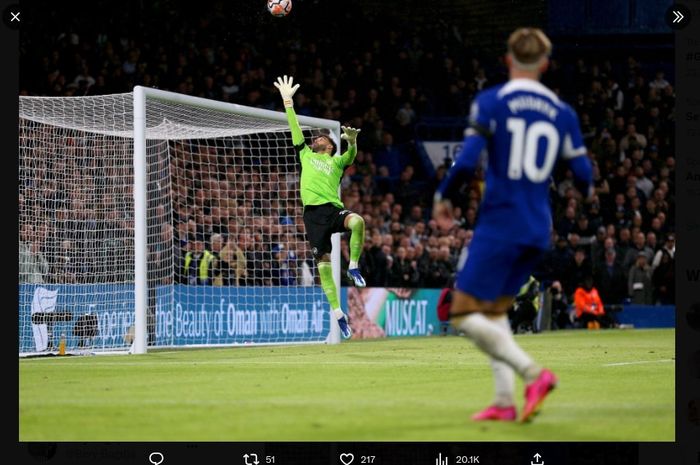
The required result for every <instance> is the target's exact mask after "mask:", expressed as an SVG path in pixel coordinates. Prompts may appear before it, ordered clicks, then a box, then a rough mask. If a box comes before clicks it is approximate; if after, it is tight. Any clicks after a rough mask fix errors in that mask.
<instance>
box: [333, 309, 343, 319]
mask: <svg viewBox="0 0 700 465" xmlns="http://www.w3.org/2000/svg"><path fill="white" fill-rule="evenodd" d="M331 312H332V313H333V316H334V317H335V319H336V320H340V319H341V318H343V317H344V316H345V313H343V311H342V310H341V309H339V308H334V309H333V310H331Z"/></svg>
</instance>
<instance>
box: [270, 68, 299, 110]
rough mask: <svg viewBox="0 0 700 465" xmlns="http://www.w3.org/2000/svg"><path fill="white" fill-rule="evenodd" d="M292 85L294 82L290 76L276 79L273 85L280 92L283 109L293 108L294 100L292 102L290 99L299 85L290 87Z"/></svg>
mask: <svg viewBox="0 0 700 465" xmlns="http://www.w3.org/2000/svg"><path fill="white" fill-rule="evenodd" d="M293 83H294V82H293V79H292V77H291V76H289V77H287V76H284V78H281V77H278V78H277V82H274V83H273V85H274V86H275V87H277V89H278V90H279V91H280V95H281V96H282V102H283V103H284V108H291V107H293V106H294V100H292V97H293V96H294V92H296V91H297V89H298V88H299V84H297V85H295V86H294V87H292V84H293Z"/></svg>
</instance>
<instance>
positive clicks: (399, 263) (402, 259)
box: [389, 247, 420, 287]
mask: <svg viewBox="0 0 700 465" xmlns="http://www.w3.org/2000/svg"><path fill="white" fill-rule="evenodd" d="M419 279H420V275H419V273H418V264H417V263H416V261H415V260H411V259H408V258H407V257H406V248H405V247H399V248H398V249H397V250H396V259H395V260H394V264H393V265H392V268H391V275H390V278H389V285H390V286H395V287H417V284H418V281H419Z"/></svg>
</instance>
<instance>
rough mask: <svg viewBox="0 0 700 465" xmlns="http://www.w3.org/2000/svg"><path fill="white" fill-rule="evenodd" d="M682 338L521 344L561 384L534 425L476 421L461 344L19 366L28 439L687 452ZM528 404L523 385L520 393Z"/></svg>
mask: <svg viewBox="0 0 700 465" xmlns="http://www.w3.org/2000/svg"><path fill="white" fill-rule="evenodd" d="M674 334H675V333H674V331H673V330H603V331H585V330H581V331H559V332H551V333H545V334H538V335H524V336H518V337H517V340H518V342H519V343H520V344H521V345H522V347H523V348H524V349H525V350H527V351H528V352H529V353H530V354H531V355H532V356H533V357H534V358H535V359H536V360H538V361H539V362H540V363H542V364H543V365H544V366H547V367H549V368H551V369H552V370H554V372H555V373H556V374H557V375H558V376H559V378H560V382H559V386H558V387H557V389H555V390H554V391H553V392H552V393H551V395H550V396H549V397H548V398H547V400H546V401H545V403H544V405H543V408H542V411H541V413H540V414H539V415H538V416H537V417H536V418H535V420H534V421H533V422H532V423H529V424H519V423H488V424H485V423H475V422H472V421H471V420H470V419H469V417H470V415H471V414H472V413H474V412H475V411H477V410H479V409H481V408H482V407H484V406H486V405H487V404H488V403H489V402H490V400H491V398H492V379H491V372H490V368H489V365H488V363H487V360H486V358H485V356H484V355H483V354H482V353H481V352H479V351H477V350H476V349H475V348H474V347H473V346H472V344H471V343H470V342H469V341H467V340H466V339H464V338H461V337H456V336H448V337H439V336H433V337H426V338H400V339H398V338H397V339H393V338H392V339H382V340H371V341H367V340H365V341H349V342H344V343H342V344H339V345H335V346H327V345H303V346H286V347H282V346H267V347H240V348H222V349H200V350H176V351H172V350H171V351H153V352H151V353H149V354H148V355H144V356H93V357H60V358H59V357H52V358H43V359H21V360H20V361H19V374H20V386H19V387H20V389H19V414H20V415H19V434H20V440H21V441H188V440H191V441H283V440H284V441H297V440H299V441H532V440H539V441H541V440H546V441H587V440H589V441H673V440H674V438H675V426H674V410H675V405H674V404H675V397H674V396H675V394H674V386H675V342H674ZM516 393H517V405H518V408H520V407H522V383H521V382H520V381H518V384H517V391H516Z"/></svg>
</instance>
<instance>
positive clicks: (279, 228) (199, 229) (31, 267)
mask: <svg viewBox="0 0 700 465" xmlns="http://www.w3.org/2000/svg"><path fill="white" fill-rule="evenodd" d="M19 108H20V111H19V129H20V131H19V132H20V137H19V149H20V162H19V165H20V166H19V181H20V192H19V196H20V213H19V224H20V237H19V240H20V256H19V260H20V286H19V294H20V299H19V300H20V309H19V318H20V328H19V330H20V334H19V339H20V349H19V352H20V355H28V354H37V353H39V354H40V353H52V352H53V353H55V351H56V350H57V346H58V341H59V340H63V341H65V342H66V347H67V350H68V351H69V352H72V353H82V352H87V353H104V352H124V353H126V352H132V353H145V352H146V351H147V347H150V346H155V347H182V346H193V347H202V346H227V345H239V344H288V343H324V342H327V343H337V342H339V340H340V338H339V332H338V328H337V325H336V324H331V320H330V316H329V311H328V304H327V301H326V299H325V296H324V295H323V291H322V289H321V288H320V287H318V286H316V284H315V280H314V275H315V271H314V269H315V266H314V265H313V263H311V262H308V263H304V261H303V260H302V258H304V254H305V248H306V243H305V238H304V229H303V228H304V226H303V222H302V219H301V202H300V199H299V185H298V181H299V169H300V165H299V162H298V160H297V159H296V153H295V151H294V149H293V147H292V143H291V134H290V133H289V127H288V124H287V118H286V115H285V114H284V113H282V112H275V111H271V110H266V109H261V108H253V107H247V106H242V105H237V104H232V103H226V102H220V101H213V100H208V99H204V98H199V97H192V96H187V95H182V94H177V93H173V92H167V91H162V90H158V89H151V88H145V87H141V86H136V87H135V88H134V90H133V92H129V93H123V94H112V95H102V96H88V97H26V96H21V97H20V106H19ZM299 121H300V124H301V125H302V129H303V130H304V132H305V136H306V137H311V136H313V135H316V134H318V133H320V132H321V131H324V132H326V133H330V135H331V136H332V137H334V138H335V139H336V141H339V140H340V139H339V136H340V124H339V123H338V122H337V121H331V120H325V119H319V118H311V117H305V116H300V117H299ZM173 225H174V226H173ZM216 235H219V236H217V240H216V241H212V237H213V236H216ZM174 238H179V240H180V241H181V242H178V243H175V242H174ZM211 242H218V243H219V245H218V246H217V245H214V244H212V243H211ZM200 243H201V244H200ZM339 243H340V240H339V236H338V235H336V236H334V238H333V254H332V262H333V272H334V277H335V279H336V282H340V246H339ZM220 246H223V249H221V250H219V251H217V253H218V252H221V253H219V256H220V257H226V259H227V260H220V261H218V262H216V263H217V266H223V265H222V264H223V263H224V262H225V265H226V266H225V267H224V268H225V270H226V272H225V273H224V271H221V275H220V276H219V275H218V274H217V278H216V279H215V280H214V279H208V280H205V279H199V278H200V277H202V276H204V275H201V276H200V274H199V273H200V269H199V268H197V269H194V268H191V269H192V270H194V273H193V275H191V276H183V275H182V273H179V270H181V269H182V268H183V265H184V263H185V261H186V256H187V254H188V252H189V253H190V255H193V256H195V257H199V260H200V261H199V262H198V263H200V264H201V256H200V252H199V251H198V250H197V247H204V248H206V250H208V251H210V252H211V251H212V250H211V248H212V247H220ZM190 258H192V257H190ZM207 260H209V259H207ZM189 263H190V264H191V260H190V262H189ZM209 266H213V265H211V263H209ZM221 269H222V268H217V270H221ZM232 270H233V271H232ZM302 276H305V278H303V277H302ZM203 283H206V284H203Z"/></svg>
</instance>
